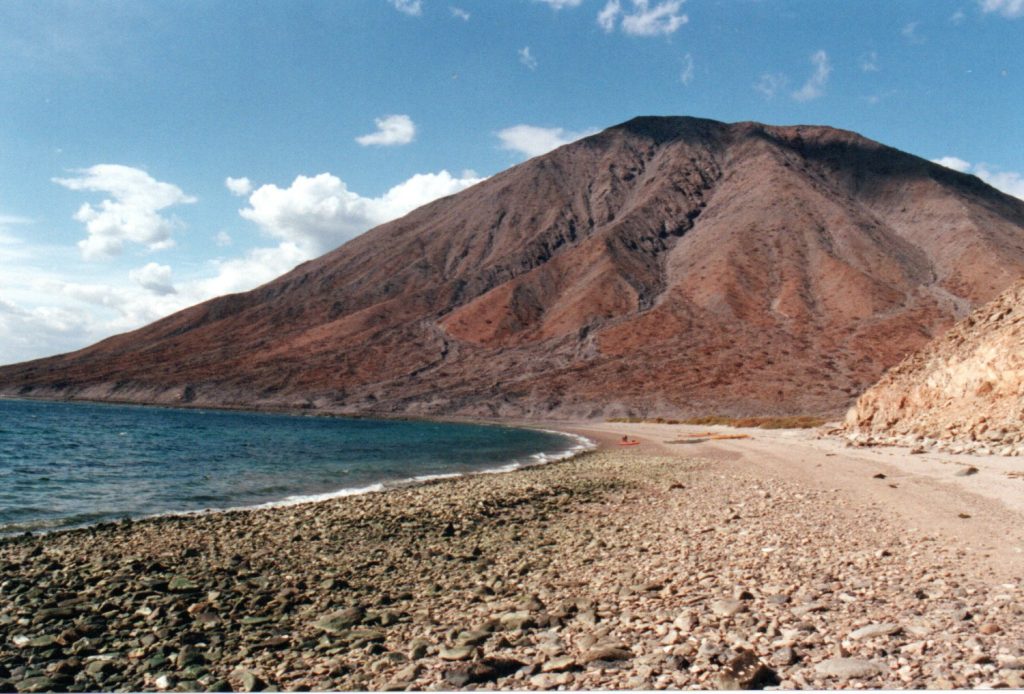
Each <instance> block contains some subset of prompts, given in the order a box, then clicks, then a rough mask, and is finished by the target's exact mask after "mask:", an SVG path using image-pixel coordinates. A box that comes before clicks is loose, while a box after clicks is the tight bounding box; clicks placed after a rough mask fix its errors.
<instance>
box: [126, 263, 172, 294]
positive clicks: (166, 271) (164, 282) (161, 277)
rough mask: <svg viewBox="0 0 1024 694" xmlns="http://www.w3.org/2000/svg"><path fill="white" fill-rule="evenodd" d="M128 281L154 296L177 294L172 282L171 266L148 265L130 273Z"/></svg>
mask: <svg viewBox="0 0 1024 694" xmlns="http://www.w3.org/2000/svg"><path fill="white" fill-rule="evenodd" d="M128 279H130V280H131V281H132V282H134V283H135V284H137V285H139V286H140V287H142V288H143V289H146V290H148V291H151V292H153V293H154V294H160V295H164V294H175V293H177V290H176V289H175V288H174V283H173V282H172V281H171V266H170V265H157V264H156V263H146V264H145V265H143V266H142V267H140V268H136V269H134V270H131V271H129V272H128Z"/></svg>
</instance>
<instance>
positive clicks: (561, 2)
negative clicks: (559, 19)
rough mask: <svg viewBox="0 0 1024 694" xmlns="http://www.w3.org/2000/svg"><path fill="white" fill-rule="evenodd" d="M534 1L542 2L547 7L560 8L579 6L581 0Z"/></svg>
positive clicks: (535, 0) (536, 0)
mask: <svg viewBox="0 0 1024 694" xmlns="http://www.w3.org/2000/svg"><path fill="white" fill-rule="evenodd" d="M533 1H534V2H542V3H544V4H545V5H548V6H549V7H551V8H553V9H556V10H561V9H564V8H566V7H579V6H580V4H581V3H582V2H583V0H533Z"/></svg>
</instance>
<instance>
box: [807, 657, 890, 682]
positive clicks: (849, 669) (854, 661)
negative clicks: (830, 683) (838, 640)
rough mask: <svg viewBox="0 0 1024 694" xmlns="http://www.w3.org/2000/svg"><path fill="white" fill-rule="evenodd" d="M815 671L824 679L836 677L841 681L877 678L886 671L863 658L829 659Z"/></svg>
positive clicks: (815, 668) (816, 667) (821, 663)
mask: <svg viewBox="0 0 1024 694" xmlns="http://www.w3.org/2000/svg"><path fill="white" fill-rule="evenodd" d="M814 671H815V672H816V673H817V674H819V675H822V676H823V677H835V678H837V679H841V680H850V679H861V678H864V677H875V676H877V675H881V674H882V673H884V672H885V669H884V668H883V667H882V666H881V665H879V664H878V663H875V662H873V661H871V660H863V659H861V658H829V659H828V660H825V661H822V662H820V663H818V664H817V665H816V666H815V667H814Z"/></svg>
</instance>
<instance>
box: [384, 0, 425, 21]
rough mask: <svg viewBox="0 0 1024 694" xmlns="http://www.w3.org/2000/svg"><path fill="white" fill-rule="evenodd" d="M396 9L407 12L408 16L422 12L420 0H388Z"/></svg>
mask: <svg viewBox="0 0 1024 694" xmlns="http://www.w3.org/2000/svg"><path fill="white" fill-rule="evenodd" d="M388 2H390V3H391V4H392V6H394V8H395V9H396V10H398V11H399V12H402V13H403V14H407V15H409V16H410V17H419V16H420V15H421V14H423V2H422V0H388Z"/></svg>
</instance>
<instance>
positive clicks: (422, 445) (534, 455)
mask: <svg viewBox="0 0 1024 694" xmlns="http://www.w3.org/2000/svg"><path fill="white" fill-rule="evenodd" d="M584 446H585V442H584V441H582V440H580V439H576V438H572V437H569V436H567V435H563V434H557V433H554V432H545V431H536V430H527V429H513V428H509V427H498V426H477V425H468V424H447V423H446V424H441V423H434V422H405V421H382V420H367V419H329V418H320V417H316V418H314V417H297V416H288V415H274V414H258V413H248V412H222V411H207V410H175V409H168V408H157V407H132V406H119V405H96V404H86V403H51V402H34V401H23V400H3V399H0V534H12V533H19V532H25V531H39V530H55V529H60V528H67V527H74V526H80V525H85V524H91V523H97V522H103V521H111V520H120V519H122V518H125V517H132V518H139V517H144V516H151V515H155V514H163V513H177V512H187V511H200V510H204V509H226V508H238V507H249V506H258V505H263V504H275V503H294V502H299V501H305V500H310V499H317V498H327V497H330V496H341V495H345V494H353V493H361V492H367V491H376V490H381V489H384V488H386V487H389V486H394V485H400V484H408V483H410V482H415V481H421V480H425V479H431V478H434V477H439V476H448V475H462V474H468V473H474V472H488V471H500V470H508V469H514V468H516V467H521V466H523V465H529V464H534V463H539V462H545V461H547V460H551V459H555V458H558V457H563V456H567V455H570V454H572V453H573V452H577V451H578V450H581V449H582V447H584Z"/></svg>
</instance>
